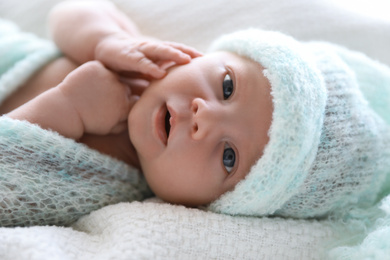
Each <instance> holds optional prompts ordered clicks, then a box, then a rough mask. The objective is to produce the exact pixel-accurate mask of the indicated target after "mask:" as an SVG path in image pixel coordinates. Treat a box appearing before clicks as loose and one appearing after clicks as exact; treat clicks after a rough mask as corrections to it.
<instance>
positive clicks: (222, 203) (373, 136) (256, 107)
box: [0, 2, 390, 217]
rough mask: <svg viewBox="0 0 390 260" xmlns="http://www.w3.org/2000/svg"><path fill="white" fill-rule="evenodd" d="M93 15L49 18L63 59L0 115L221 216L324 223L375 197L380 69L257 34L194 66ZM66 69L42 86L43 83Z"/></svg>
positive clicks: (385, 81) (103, 14) (230, 42)
mask: <svg viewBox="0 0 390 260" xmlns="http://www.w3.org/2000/svg"><path fill="white" fill-rule="evenodd" d="M99 5H100V7H101V8H97V6H94V8H91V7H90V6H89V4H88V3H81V4H74V3H67V4H62V5H60V6H59V7H57V8H56V9H55V10H54V11H53V12H52V14H51V30H52V33H53V38H54V41H55V42H56V44H57V45H58V47H59V48H60V49H61V51H62V52H63V53H64V54H65V57H66V58H62V59H61V60H57V61H55V62H53V63H51V65H49V66H48V67H46V68H45V69H44V70H42V71H41V72H40V73H39V75H37V76H35V78H33V79H32V80H31V81H29V84H30V86H24V87H22V88H21V90H20V91H21V92H23V91H25V92H24V94H23V95H21V93H18V92H16V93H15V94H14V95H12V96H11V97H9V98H8V99H7V100H6V102H5V103H4V104H3V106H2V107H0V108H1V109H2V110H1V111H2V112H3V113H7V117H8V118H11V119H16V120H27V121H29V122H31V123H34V124H38V125H39V126H40V127H41V128H44V129H51V130H54V131H56V132H58V133H59V134H61V135H62V136H65V137H68V138H72V139H75V140H77V141H78V142H81V143H84V144H86V145H88V146H89V147H91V148H94V149H96V150H98V151H100V152H101V153H103V154H108V155H110V156H112V157H114V158H117V159H119V160H121V161H124V162H126V163H127V164H129V165H132V166H133V167H136V168H139V169H142V173H143V174H144V176H145V178H146V180H147V183H148V185H149V186H150V188H151V189H152V191H153V192H154V193H155V194H156V195H157V196H159V197H160V198H162V199H163V200H165V201H167V202H171V203H176V204H183V205H187V206H200V205H207V208H208V209H210V210H212V211H215V212H219V213H225V214H231V215H247V216H267V215H278V216H286V217H322V216H325V215H327V214H331V213H334V212H337V211H340V210H341V209H343V208H346V207H347V206H350V205H356V204H358V205H363V206H364V205H369V204H372V203H373V202H375V201H376V200H377V199H378V196H379V194H380V193H384V192H387V190H388V187H387V186H389V177H388V176H389V174H388V173H389V169H390V168H389V166H390V162H389V161H390V160H388V158H389V155H390V131H389V130H390V129H389V123H390V118H389V114H388V112H389V111H390V108H389V106H390V105H389V104H390V102H386V100H388V97H389V96H390V84H389V83H390V70H389V68H387V67H385V66H383V65H381V64H379V63H377V62H374V61H372V60H370V59H368V58H366V57H365V56H363V55H361V54H357V53H353V52H350V51H347V50H345V49H343V48H340V47H336V46H333V45H329V44H324V43H310V44H302V43H298V42H297V41H295V40H294V39H292V38H290V37H288V36H285V35H282V34H280V33H276V32H265V31H260V30H255V29H250V30H245V31H241V32H237V33H233V34H230V35H226V36H223V37H221V38H219V39H218V40H216V41H215V42H214V43H213V45H212V47H211V49H212V50H213V51H214V52H212V53H211V54H207V55H205V56H202V55H201V54H200V53H198V52H197V51H195V50H194V49H192V48H189V47H187V46H184V45H180V44H176V43H164V42H163V43H161V42H156V41H154V40H151V39H147V38H144V37H142V36H141V35H139V34H138V32H137V31H136V29H135V27H134V26H133V24H132V23H131V22H130V21H129V20H128V19H127V18H126V17H125V16H124V15H123V14H121V13H120V12H119V11H118V10H117V9H115V8H114V7H113V6H112V5H110V4H108V3H104V2H103V3H101V4H99ZM79 64H83V65H81V66H80V67H78V68H77V69H76V70H74V71H72V70H73V69H75V68H76V67H77V66H78V65H79ZM363 68H364V69H363ZM70 71H72V72H71V73H69V75H67V76H66V78H65V79H64V80H63V81H61V80H62V79H57V80H58V81H61V82H58V85H57V86H56V87H55V88H50V87H53V86H55V85H56V84H53V81H56V80H50V79H52V78H51V77H53V75H52V73H53V72H55V73H54V74H56V75H64V76H65V75H66V74H67V73H68V72H70ZM130 72H131V73H130ZM134 72H135V73H134ZM129 76H131V77H132V78H134V77H136V78H140V77H141V78H146V79H147V80H148V82H150V84H149V83H147V84H144V83H145V82H142V84H139V83H137V82H134V81H129V80H128V79H129ZM60 78H61V77H60ZM34 80H35V82H34ZM373 80H375V81H374V82H373ZM45 82H50V84H45ZM45 85H47V87H43V86H45ZM37 86H39V87H40V89H39V90H37ZM24 89H29V90H31V91H28V90H24ZM37 93H39V95H37ZM21 96H22V97H23V98H24V99H22V98H20V97H21ZM27 100H30V101H29V102H27V103H25V102H26V101H27ZM22 103H24V104H23V105H22Z"/></svg>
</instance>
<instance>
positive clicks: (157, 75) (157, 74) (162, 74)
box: [152, 70, 166, 79]
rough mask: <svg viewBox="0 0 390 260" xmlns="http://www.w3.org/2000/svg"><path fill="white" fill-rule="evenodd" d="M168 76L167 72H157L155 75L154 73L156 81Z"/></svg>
mask: <svg viewBox="0 0 390 260" xmlns="http://www.w3.org/2000/svg"><path fill="white" fill-rule="evenodd" d="M165 74H166V71H165V70H156V71H155V72H154V73H153V75H152V76H153V77H154V78H156V79H160V78H162V77H164V76H165Z"/></svg>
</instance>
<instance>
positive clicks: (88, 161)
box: [0, 19, 150, 226]
mask: <svg viewBox="0 0 390 260" xmlns="http://www.w3.org/2000/svg"><path fill="white" fill-rule="evenodd" d="M59 55H60V53H59V51H58V50H57V49H56V48H55V46H54V45H53V44H52V43H51V42H49V41H46V40H42V39H39V38H37V37H35V36H34V35H32V34H28V33H23V32H20V31H19V29H18V28H17V27H16V26H15V25H14V24H13V23H10V22H8V21H4V20H1V19H0V57H1V59H0V103H1V102H2V101H3V100H4V99H5V98H6V97H7V96H8V95H9V94H10V93H12V92H13V91H14V90H15V89H17V87H18V86H20V85H22V84H23V83H24V82H25V81H26V80H27V79H28V78H29V77H30V76H31V75H32V74H33V73H34V72H36V71H37V70H38V69H40V68H41V67H42V66H43V65H45V64H47V63H48V62H49V61H51V60H52V59H54V58H55V57H58V56H59ZM148 196H150V191H149V189H148V186H147V184H146V182H145V180H144V178H143V176H142V174H141V173H140V172H139V171H138V170H136V169H134V168H132V167H130V166H129V165H127V164H125V163H123V162H121V161H118V160H116V159H113V158H111V157H109V156H106V155H103V154H101V153H98V152H96V151H95V150H92V149H89V148H88V147H87V146H85V145H83V144H80V143H77V142H75V141H73V140H71V139H67V138H64V137H62V136H60V135H59V134H57V133H55V132H52V131H47V130H44V129H42V128H40V127H39V126H37V125H33V124H30V123H29V122H22V121H17V120H12V119H10V118H7V117H6V116H2V117H0V226H30V225H69V224H71V223H73V222H74V221H76V220H77V219H78V218H79V217H81V216H83V215H85V214H88V213H89V212H91V211H93V210H96V209H99V208H101V207H103V206H105V205H109V204H114V203H118V202H122V201H133V200H141V199H144V198H145V197H148Z"/></svg>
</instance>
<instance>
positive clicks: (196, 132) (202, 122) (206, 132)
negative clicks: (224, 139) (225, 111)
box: [191, 98, 223, 140]
mask: <svg viewBox="0 0 390 260" xmlns="http://www.w3.org/2000/svg"><path fill="white" fill-rule="evenodd" d="M191 110H192V129H191V133H192V138H193V139H194V140H201V139H204V138H206V137H207V136H210V135H211V134H216V133H218V132H220V131H221V128H222V125H221V121H222V118H223V116H222V111H221V109H220V108H219V107H218V106H217V105H215V104H212V102H210V101H206V100H204V99H202V98H195V99H194V100H193V101H192V104H191Z"/></svg>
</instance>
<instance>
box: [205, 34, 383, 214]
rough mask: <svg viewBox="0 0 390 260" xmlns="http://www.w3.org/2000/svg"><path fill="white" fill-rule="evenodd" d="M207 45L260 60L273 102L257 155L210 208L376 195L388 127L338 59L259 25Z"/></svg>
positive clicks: (314, 209)
mask: <svg viewBox="0 0 390 260" xmlns="http://www.w3.org/2000/svg"><path fill="white" fill-rule="evenodd" d="M211 50H212V51H230V52H233V53H236V54H238V55H241V56H244V57H248V58H250V59H252V60H254V61H256V62H258V63H260V64H261V65H262V66H263V67H264V68H265V69H264V71H259V73H263V74H264V75H265V76H266V78H267V79H268V80H269V82H270V84H271V95H272V97H273V106H274V107H273V114H272V117H273V119H272V123H271V126H270V129H269V132H268V134H269V138H270V139H269V142H268V144H267V145H266V147H265V149H264V153H263V155H262V157H261V158H260V159H259V160H258V161H257V162H256V163H255V165H253V167H252V168H251V170H250V172H249V173H248V175H247V176H246V178H245V179H243V180H242V181H240V182H239V183H238V184H237V185H236V187H235V188H234V190H232V191H229V192H226V193H225V194H223V195H222V196H221V197H220V198H218V199H217V200H216V201H214V202H212V203H211V204H210V205H209V206H208V208H209V209H210V210H211V211H215V212H219V213H225V214H230V215H247V216H266V215H279V216H288V217H316V216H323V215H325V214H327V213H328V212H331V211H333V210H335V209H338V208H342V207H344V206H345V205H347V204H348V203H356V202H357V201H358V200H359V199H360V198H362V197H363V198H365V199H366V200H368V198H369V197H370V198H371V200H374V197H373V196H372V195H371V196H368V195H367V194H369V191H370V190H371V191H372V189H373V187H375V185H377V184H378V183H380V181H383V177H381V176H382V175H384V174H383V172H384V170H383V169H381V168H378V167H377V166H378V160H380V159H381V158H382V157H380V155H375V154H381V152H380V151H381V150H379V149H382V151H383V150H386V149H387V151H388V150H389V148H386V143H387V146H388V145H389V134H388V133H390V131H389V128H388V126H387V125H385V124H383V121H382V120H381V118H379V117H378V116H377V115H376V114H375V113H374V112H373V111H372V110H371V109H370V108H369V107H368V105H367V102H366V101H365V100H364V98H363V97H362V94H361V93H360V92H359V89H358V86H357V83H356V79H355V78H354V75H353V73H351V71H350V70H349V69H348V67H347V66H346V65H345V64H344V63H343V62H342V61H341V60H340V59H338V58H337V57H334V55H333V56H332V55H330V54H329V53H325V55H323V54H321V52H318V51H316V50H315V48H314V47H310V45H307V44H303V43H300V42H298V41H296V40H294V39H293V38H291V37H289V36H286V35H284V34H281V33H278V32H270V31H262V30H257V29H248V30H244V31H239V32H236V33H232V34H229V35H225V36H222V37H220V38H219V39H217V40H216V41H215V42H214V43H213V45H212V46H211ZM369 126H374V128H373V129H376V130H372V129H370V127H369ZM373 131H378V133H379V134H378V133H373ZM382 134H383V135H382ZM384 135H386V137H383V138H382V136H384ZM381 142H382V144H381ZM388 155H389V153H388V152H387V156H388ZM387 158H389V157H387ZM363 160H364V162H363ZM371 160H372V161H371ZM389 161H390V160H389ZM387 164H388V163H387ZM388 169H390V168H388ZM381 174H382V175H381ZM356 176H358V177H356ZM377 186H378V187H379V186H380V185H377ZM375 190H376V191H378V188H375ZM374 194H377V192H374Z"/></svg>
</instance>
